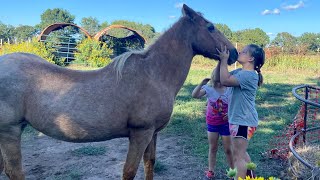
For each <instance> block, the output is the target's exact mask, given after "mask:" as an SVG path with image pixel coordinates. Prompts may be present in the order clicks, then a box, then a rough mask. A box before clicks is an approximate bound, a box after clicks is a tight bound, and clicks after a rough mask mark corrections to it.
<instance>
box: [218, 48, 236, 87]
mask: <svg viewBox="0 0 320 180" xmlns="http://www.w3.org/2000/svg"><path fill="white" fill-rule="evenodd" d="M217 50H218V52H219V54H218V56H219V57H220V61H221V64H220V82H221V84H222V85H224V86H229V87H230V86H240V84H239V82H238V80H237V79H236V78H235V77H234V76H232V75H231V74H230V73H229V71H228V64H227V61H228V59H229V51H228V50H227V48H226V47H225V48H224V49H222V50H221V51H219V49H217Z"/></svg>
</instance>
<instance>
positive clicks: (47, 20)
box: [36, 8, 75, 30]
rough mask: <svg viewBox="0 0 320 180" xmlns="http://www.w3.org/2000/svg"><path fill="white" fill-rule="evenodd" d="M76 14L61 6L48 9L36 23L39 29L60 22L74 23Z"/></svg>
mask: <svg viewBox="0 0 320 180" xmlns="http://www.w3.org/2000/svg"><path fill="white" fill-rule="evenodd" d="M74 19H75V16H74V15H72V14H70V13H69V12H68V11H67V10H64V9H61V8H54V9H47V10H46V11H45V12H43V13H42V14H41V22H40V24H38V25H36V27H37V28H39V30H43V29H44V28H45V27H47V26H49V25H51V24H53V23H58V22H65V23H74Z"/></svg>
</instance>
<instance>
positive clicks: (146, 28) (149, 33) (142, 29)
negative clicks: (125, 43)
mask: <svg viewBox="0 0 320 180" xmlns="http://www.w3.org/2000/svg"><path fill="white" fill-rule="evenodd" d="M111 24H112V25H114V24H119V25H123V26H126V27H129V28H132V29H134V30H135V31H137V32H138V33H140V34H141V35H142V36H144V38H146V39H147V41H148V40H149V39H151V38H153V37H154V33H155V29H154V28H153V27H152V26H151V25H149V24H145V25H144V24H141V23H136V22H132V21H126V20H117V21H113V22H112V23H111ZM115 33H116V35H117V36H122V37H126V36H127V34H126V33H125V32H124V31H122V32H121V30H119V31H117V32H115Z"/></svg>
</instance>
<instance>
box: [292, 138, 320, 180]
mask: <svg viewBox="0 0 320 180" xmlns="http://www.w3.org/2000/svg"><path fill="white" fill-rule="evenodd" d="M295 150H296V152H297V153H298V154H299V156H300V157H301V158H302V159H303V160H305V161H306V162H308V163H309V164H311V165H312V166H313V167H315V166H316V164H317V162H318V161H319V160H320V144H319V143H318V144H312V145H308V146H304V147H300V148H297V149H295ZM288 160H289V161H288V162H289V170H288V171H289V174H290V175H291V176H292V178H295V179H309V178H310V177H311V176H312V174H311V169H309V168H308V167H307V166H305V165H304V164H302V163H301V162H300V161H299V160H298V159H297V158H296V157H295V156H293V154H290V156H289V159H288Z"/></svg>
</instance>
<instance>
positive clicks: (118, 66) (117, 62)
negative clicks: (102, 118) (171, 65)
mask: <svg viewBox="0 0 320 180" xmlns="http://www.w3.org/2000/svg"><path fill="white" fill-rule="evenodd" d="M181 19H182V18H180V19H179V20H178V21H177V22H176V23H175V24H173V25H172V26H171V27H170V28H169V29H168V30H166V31H165V32H164V33H162V35H161V36H160V37H159V38H158V39H157V40H156V41H155V42H153V43H152V44H151V45H149V47H148V48H147V49H144V50H129V51H128V52H125V53H123V54H121V55H120V56H117V57H115V58H114V59H113V61H114V66H113V68H114V70H115V71H116V74H117V81H120V80H121V78H122V70H123V67H124V65H125V62H126V61H127V59H128V58H129V57H130V56H131V55H133V54H140V55H143V54H146V52H147V51H148V50H150V49H153V48H155V47H156V46H155V45H156V43H157V42H159V41H161V40H162V39H170V38H171V37H168V35H169V36H172V33H167V32H169V31H172V30H173V31H174V27H176V26H177V25H178V24H179V22H181ZM165 35H167V36H165ZM175 35H177V34H175ZM178 35H182V34H178Z"/></svg>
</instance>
